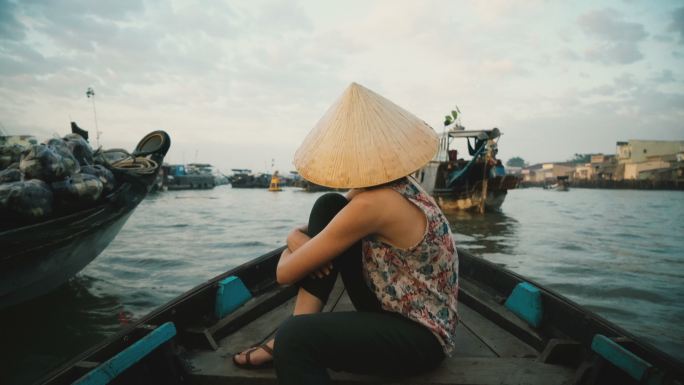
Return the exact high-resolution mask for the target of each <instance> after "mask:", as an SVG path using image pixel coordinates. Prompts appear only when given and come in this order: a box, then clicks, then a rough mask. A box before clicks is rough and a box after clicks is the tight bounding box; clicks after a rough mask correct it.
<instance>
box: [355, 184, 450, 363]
mask: <svg viewBox="0 0 684 385" xmlns="http://www.w3.org/2000/svg"><path fill="white" fill-rule="evenodd" d="M388 187H389V188H391V189H393V190H394V191H396V192H398V193H399V194H401V195H402V196H404V197H405V198H406V199H408V200H409V201H410V202H411V203H413V204H415V205H416V206H418V208H420V209H421V210H422V211H423V213H425V216H426V218H427V226H426V228H425V234H424V235H423V239H422V240H421V241H420V242H419V243H418V244H417V245H415V246H413V247H411V248H409V249H401V248H398V247H394V246H392V245H389V244H387V243H385V242H382V241H381V240H379V239H376V238H375V237H374V236H370V237H366V238H364V239H363V240H362V245H363V273H364V278H365V279H366V283H367V284H368V286H369V287H370V289H371V290H372V291H373V292H374V293H375V295H376V296H377V297H378V299H379V300H380V303H381V304H382V307H383V309H385V310H387V311H392V312H396V313H400V314H402V315H404V316H405V317H408V318H409V319H411V320H414V321H416V322H418V323H420V324H422V325H424V326H426V327H427V328H428V329H429V330H430V331H431V332H432V333H433V334H434V335H435V336H437V338H438V339H439V341H440V343H441V344H442V347H443V348H444V352H445V353H446V354H447V355H450V353H451V352H452V351H453V348H454V338H455V336H454V332H455V329H456V324H457V322H458V314H457V311H456V303H457V300H456V297H457V294H458V255H457V254H456V246H455V244H454V239H453V237H452V235H451V229H450V228H449V223H448V222H447V220H446V218H445V217H444V214H442V211H441V210H440V209H439V207H438V206H437V203H435V201H434V200H433V199H432V197H431V196H429V195H428V194H427V193H426V192H425V191H424V190H423V189H422V188H421V187H420V186H419V185H418V183H417V182H416V181H415V180H413V178H411V177H407V178H402V179H400V180H398V181H396V182H393V183H391V184H390V185H388Z"/></svg>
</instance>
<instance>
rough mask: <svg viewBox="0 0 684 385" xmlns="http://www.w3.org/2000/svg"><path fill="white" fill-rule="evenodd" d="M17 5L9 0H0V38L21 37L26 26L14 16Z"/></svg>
mask: <svg viewBox="0 0 684 385" xmlns="http://www.w3.org/2000/svg"><path fill="white" fill-rule="evenodd" d="M16 12H17V6H16V4H14V3H13V2H11V1H9V0H0V40H5V39H10V40H16V39H22V38H23V37H24V36H25V32H26V27H25V26H24V24H22V23H21V22H20V21H19V20H18V19H17V17H16Z"/></svg>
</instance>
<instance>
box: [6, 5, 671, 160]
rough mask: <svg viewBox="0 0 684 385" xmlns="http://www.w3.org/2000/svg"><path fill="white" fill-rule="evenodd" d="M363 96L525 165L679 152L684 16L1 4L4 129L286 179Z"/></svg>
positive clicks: (647, 11)
mask: <svg viewBox="0 0 684 385" xmlns="http://www.w3.org/2000/svg"><path fill="white" fill-rule="evenodd" d="M352 81H356V82H359V83H360V84H363V85H365V86H366V87H368V88H370V89H372V90H374V91H376V92H378V93H380V94H382V95H384V96H385V97H387V98H389V99H390V100H392V101H394V102H395V103H397V104H399V105H400V106H402V107H404V108H406V109H407V110H409V111H411V112H413V113H414V114H416V115H417V116H418V117H420V118H422V119H424V120H425V121H426V122H428V123H429V124H430V125H432V126H433V127H434V128H435V129H436V130H437V131H441V128H442V121H443V116H444V114H445V113H446V112H447V111H449V110H450V109H451V108H452V106H454V105H458V106H459V108H460V110H461V112H462V123H463V124H464V125H465V126H466V127H467V128H468V129H485V128H492V127H495V126H496V127H499V128H500V129H501V130H502V131H503V133H504V136H503V137H502V139H501V142H500V152H499V155H500V157H501V158H503V159H504V160H506V159H508V158H510V157H512V156H516V155H519V156H522V157H523V158H525V159H526V160H527V161H529V162H539V161H552V160H565V159H568V158H571V157H572V155H573V154H574V153H588V152H604V153H614V151H615V142H616V141H620V140H628V139H679V140H684V5H683V4H682V3H681V2H680V1H671V2H670V1H664V0H659V1H602V2H601V1H576V2H566V1H554V2H552V1H534V0H530V1H508V0H507V1H472V2H469V1H397V0H392V1H368V0H365V1H350V0H347V1H343V2H342V1H340V2H332V1H316V0H312V1H255V0H250V1H232V2H219V1H206V2H203V3H199V2H188V1H144V0H117V1H90V0H76V1H69V0H55V1H31V0H22V1H8V0H0V124H1V125H0V128H2V129H3V130H4V131H5V132H6V133H9V134H29V133H30V134H34V135H36V136H38V137H39V138H45V137H49V136H51V135H55V134H62V135H63V134H65V133H67V132H68V130H69V128H68V123H69V121H70V120H75V121H77V122H78V123H79V124H80V125H81V126H83V127H85V128H86V129H89V130H91V131H94V127H93V126H94V119H93V108H92V107H93V106H92V104H91V101H90V100H89V99H87V98H86V95H85V91H86V89H87V88H88V87H93V88H94V89H95V92H96V97H95V102H96V107H97V117H98V123H99V127H100V130H101V131H102V136H101V143H102V144H103V146H105V147H124V148H128V149H131V148H132V147H134V145H135V143H136V142H137V141H138V140H139V139H140V138H141V137H142V136H143V135H144V134H145V133H147V132H149V131H151V130H155V129H164V130H166V131H168V132H169V133H170V134H171V136H172V140H173V145H172V148H171V152H170V153H169V156H168V157H167V159H168V160H169V161H171V162H182V161H186V162H191V161H195V160H197V161H204V162H210V163H213V164H215V165H217V166H219V167H221V168H222V169H224V170H228V169H230V168H240V167H249V168H253V169H255V170H262V169H264V168H270V166H271V159H275V165H276V168H279V169H281V170H283V171H284V170H291V169H292V168H293V167H292V162H291V161H292V156H293V154H294V151H295V150H296V148H297V146H298V144H299V143H300V142H301V140H302V139H303V138H304V136H305V135H306V133H307V132H308V131H309V130H310V128H311V127H313V125H314V124H315V123H316V121H317V120H318V119H319V118H320V117H321V116H322V115H323V113H324V112H325V110H326V109H327V108H328V106H329V105H330V104H331V103H332V102H333V101H334V100H335V99H336V98H337V97H338V96H339V94H341V92H342V91H343V90H344V88H345V87H346V86H347V85H348V84H349V83H350V82H352Z"/></svg>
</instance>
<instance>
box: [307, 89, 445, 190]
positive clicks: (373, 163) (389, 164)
mask: <svg viewBox="0 0 684 385" xmlns="http://www.w3.org/2000/svg"><path fill="white" fill-rule="evenodd" d="M438 143H439V139H438V137H437V134H436V133H435V132H434V131H433V129H432V128H431V127H430V126H428V125H427V124H426V123H425V122H424V121H422V120H420V119H418V118H417V117H415V116H414V115H413V114H411V113H410V112H408V111H406V110H404V109H403V108H401V107H399V106H397V105H396V104H394V103H392V102H391V101H389V100H387V99H385V98H383V97H382V96H380V95H378V94H376V93H375V92H373V91H371V90H369V89H368V88H365V87H363V86H361V85H358V84H356V83H352V84H351V85H350V86H349V87H347V89H346V90H345V91H344V93H343V94H342V96H341V97H340V98H339V99H338V100H337V101H336V102H335V104H333V105H332V106H331V107H330V109H329V110H328V112H326V114H325V115H324V116H323V117H322V118H321V120H320V121H319V122H318V123H317V124H316V126H314V128H313V129H312V130H311V132H310V133H309V135H307V137H306V138H305V139H304V142H303V143H302V144H301V146H299V149H297V152H296V153H295V158H294V165H295V167H296V168H297V171H299V173H300V174H301V176H302V177H304V178H305V179H307V180H309V181H311V182H313V183H316V184H319V185H322V186H328V187H335V188H353V187H368V186H375V185H379V184H383V183H387V182H390V181H393V180H395V179H398V178H401V177H403V176H406V175H409V174H411V173H412V172H414V171H416V170H418V169H419V168H421V167H423V166H424V165H425V164H426V163H427V162H429V161H430V159H432V157H433V156H434V155H435V153H436V152H437V148H438Z"/></svg>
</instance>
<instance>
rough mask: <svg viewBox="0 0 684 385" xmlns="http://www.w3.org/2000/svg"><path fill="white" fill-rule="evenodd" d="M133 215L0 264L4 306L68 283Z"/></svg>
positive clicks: (0, 299) (0, 305)
mask: <svg viewBox="0 0 684 385" xmlns="http://www.w3.org/2000/svg"><path fill="white" fill-rule="evenodd" d="M131 214H132V211H129V212H128V213H125V214H123V215H121V216H119V217H117V218H114V219H112V220H111V221H110V222H108V223H106V224H103V225H102V226H103V227H101V228H94V229H93V230H92V231H89V232H87V233H84V234H82V235H81V236H80V237H79V238H78V239H69V240H67V241H66V242H64V243H62V244H55V245H50V246H48V248H49V249H48V248H43V249H40V250H35V251H34V252H32V253H30V254H29V255H25V256H22V260H21V261H17V262H10V263H2V264H0V309H2V308H5V307H8V306H11V305H14V304H18V303H21V302H25V301H28V300H30V299H33V298H36V297H39V296H41V295H43V294H46V293H49V292H50V291H52V290H54V289H56V288H58V287H59V286H61V285H62V284H64V283H65V282H66V281H67V280H68V279H69V278H71V277H73V276H74V275H76V274H77V273H78V272H79V271H81V270H83V268H84V267H86V266H87V265H88V264H89V263H90V262H92V260H93V259H95V257H97V256H98V255H100V253H101V252H102V251H103V250H104V249H105V248H106V247H107V246H108V245H109V243H110V242H111V241H112V240H113V239H114V238H115V237H116V235H117V234H118V233H119V231H120V230H121V228H122V227H123V225H124V224H125V223H126V220H128V217H129V216H130V215H131Z"/></svg>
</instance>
